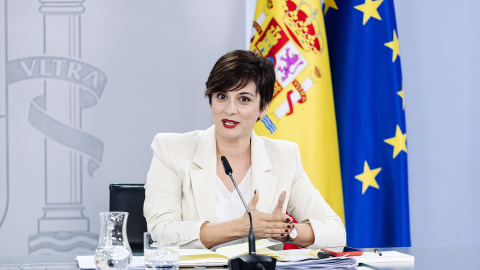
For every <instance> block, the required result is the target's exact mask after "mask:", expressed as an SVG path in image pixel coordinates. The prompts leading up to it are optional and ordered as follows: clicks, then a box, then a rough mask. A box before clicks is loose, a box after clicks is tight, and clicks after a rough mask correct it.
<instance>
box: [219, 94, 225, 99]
mask: <svg viewBox="0 0 480 270" xmlns="http://www.w3.org/2000/svg"><path fill="white" fill-rule="evenodd" d="M217 98H218V99H225V98H227V97H226V96H225V95H224V94H218V95H217Z"/></svg>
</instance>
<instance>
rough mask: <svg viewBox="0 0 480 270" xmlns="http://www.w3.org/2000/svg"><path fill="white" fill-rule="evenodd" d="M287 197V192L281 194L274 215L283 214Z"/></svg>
mask: <svg viewBox="0 0 480 270" xmlns="http://www.w3.org/2000/svg"><path fill="white" fill-rule="evenodd" d="M286 196H287V192H285V191H284V192H282V193H280V196H279V197H278V203H277V206H276V207H275V209H274V210H273V214H281V213H282V212H283V204H284V203H285V197H286Z"/></svg>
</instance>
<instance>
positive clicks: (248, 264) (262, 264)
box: [220, 156, 277, 270]
mask: <svg viewBox="0 0 480 270" xmlns="http://www.w3.org/2000/svg"><path fill="white" fill-rule="evenodd" d="M220 160H221V161H222V166H223V170H224V171H225V174H227V175H228V176H230V179H231V180H232V182H233V185H234V186H235V189H236V190H237V193H238V195H239V196H240V199H241V200H242V202H243V205H244V206H245V210H247V214H248V217H249V218H250V231H249V233H248V254H246V255H240V256H237V257H234V258H231V259H229V260H228V269H235V270H237V269H259V270H260V269H271V270H274V269H275V265H276V264H277V259H275V258H272V257H270V256H265V255H257V254H256V253H257V252H256V249H255V233H254V232H253V224H252V214H251V213H250V210H249V209H248V206H247V204H246V203H245V200H244V199H243V196H242V193H240V190H238V186H237V183H236V182H235V180H234V179H233V176H232V173H233V171H232V167H231V166H230V163H228V160H227V158H226V157H225V156H222V157H221V158H220Z"/></svg>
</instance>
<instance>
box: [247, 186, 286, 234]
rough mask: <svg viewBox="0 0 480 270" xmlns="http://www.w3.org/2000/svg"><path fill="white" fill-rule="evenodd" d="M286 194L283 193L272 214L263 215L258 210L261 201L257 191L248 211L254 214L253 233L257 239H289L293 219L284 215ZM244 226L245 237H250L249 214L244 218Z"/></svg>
mask: <svg viewBox="0 0 480 270" xmlns="http://www.w3.org/2000/svg"><path fill="white" fill-rule="evenodd" d="M285 195H286V194H285V192H283V193H282V194H281V195H280V197H279V199H278V203H277V206H276V207H275V210H274V212H273V213H272V214H267V213H263V212H260V211H258V210H257V203H258V200H259V199H260V194H259V192H258V191H255V195H254V196H253V198H252V200H251V201H250V204H249V205H248V209H249V210H250V213H251V214H252V223H253V231H254V232H255V237H256V238H274V239H278V240H280V239H283V238H285V237H287V235H288V234H289V233H290V231H291V229H292V228H293V227H292V225H293V224H291V221H292V219H291V218H290V217H289V216H288V215H287V214H285V213H282V208H283V203H284V202H285ZM242 226H243V231H244V233H245V236H248V232H249V230H250V219H249V218H248V213H245V214H244V215H243V217H242Z"/></svg>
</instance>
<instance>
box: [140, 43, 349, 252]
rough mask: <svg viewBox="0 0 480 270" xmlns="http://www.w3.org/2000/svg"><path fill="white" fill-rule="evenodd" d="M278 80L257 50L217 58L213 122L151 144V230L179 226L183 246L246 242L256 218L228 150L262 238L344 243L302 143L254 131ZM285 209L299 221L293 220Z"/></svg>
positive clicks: (211, 93) (211, 85)
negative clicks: (227, 168)
mask: <svg viewBox="0 0 480 270" xmlns="http://www.w3.org/2000/svg"><path fill="white" fill-rule="evenodd" d="M274 83H275V72H274V68H273V64H272V63H271V62H270V61H268V60H266V59H263V58H262V57H261V56H260V55H256V54H255V53H253V52H251V51H241V50H237V51H232V52H229V53H227V54H225V55H224V56H222V57H221V58H220V59H219V60H218V61H217V62H216V64H215V66H214V67H213V69H212V71H211V72H210V76H209V78H208V81H207V83H206V86H207V89H206V91H205V95H206V96H207V97H208V99H209V102H210V108H211V111H212V116H213V122H214V125H213V126H212V127H210V128H209V129H207V130H204V131H193V132H189V133H185V134H165V133H164V134H157V135H156V136H155V139H154V141H153V143H152V148H153V151H154V156H153V160H152V164H151V167H150V171H149V172H148V176H147V183H146V185H145V189H146V193H145V194H146V198H145V204H144V215H145V218H146V220H147V224H148V230H149V231H151V232H155V231H158V232H162V231H178V232H179V235H180V245H181V247H183V248H213V247H217V246H218V245H220V244H224V243H229V244H231V243H235V242H238V241H244V239H245V238H246V237H247V236H248V232H249V226H250V223H249V218H248V215H247V214H246V212H245V209H244V206H243V204H242V202H241V201H240V199H239V196H238V195H237V192H236V191H235V188H234V185H233V183H232V181H231V180H230V178H229V177H228V176H227V175H226V174H225V172H224V170H223V167H222V164H221V161H220V157H221V156H225V157H227V159H228V161H229V163H230V165H231V167H232V169H233V178H234V179H235V180H236V182H237V185H238V186H239V188H240V191H241V193H242V195H243V197H244V198H245V200H246V201H247V203H248V207H249V209H250V212H251V214H252V218H253V227H254V232H255V236H256V237H257V238H273V239H276V240H279V241H282V242H291V243H293V244H296V245H299V246H302V247H309V248H319V247H326V246H342V245H345V228H344V226H343V224H342V222H341V220H340V218H339V217H338V216H337V215H336V214H335V212H334V211H333V210H332V209H331V208H330V206H329V205H328V204H327V203H326V202H325V200H324V199H323V198H322V196H321V195H320V193H319V192H318V191H317V190H316V189H315V188H314V187H313V185H312V184H311V182H310V180H309V179H308V176H307V175H306V173H305V171H304V170H303V168H302V164H301V161H300V153H299V150H298V146H297V144H295V143H292V142H287V141H280V140H273V139H269V138H265V137H258V136H257V135H256V134H255V132H254V131H253V126H254V125H255V123H256V121H258V120H259V119H261V118H262V117H263V116H264V115H265V113H266V111H267V109H268V106H269V104H270V101H271V100H272V95H273V87H274ZM286 211H288V213H289V214H292V215H293V216H294V217H295V218H296V219H297V220H299V221H300V223H298V224H293V223H292V222H291V219H290V218H289V216H288V215H286V214H285V212H286ZM231 241H233V242H231Z"/></svg>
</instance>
